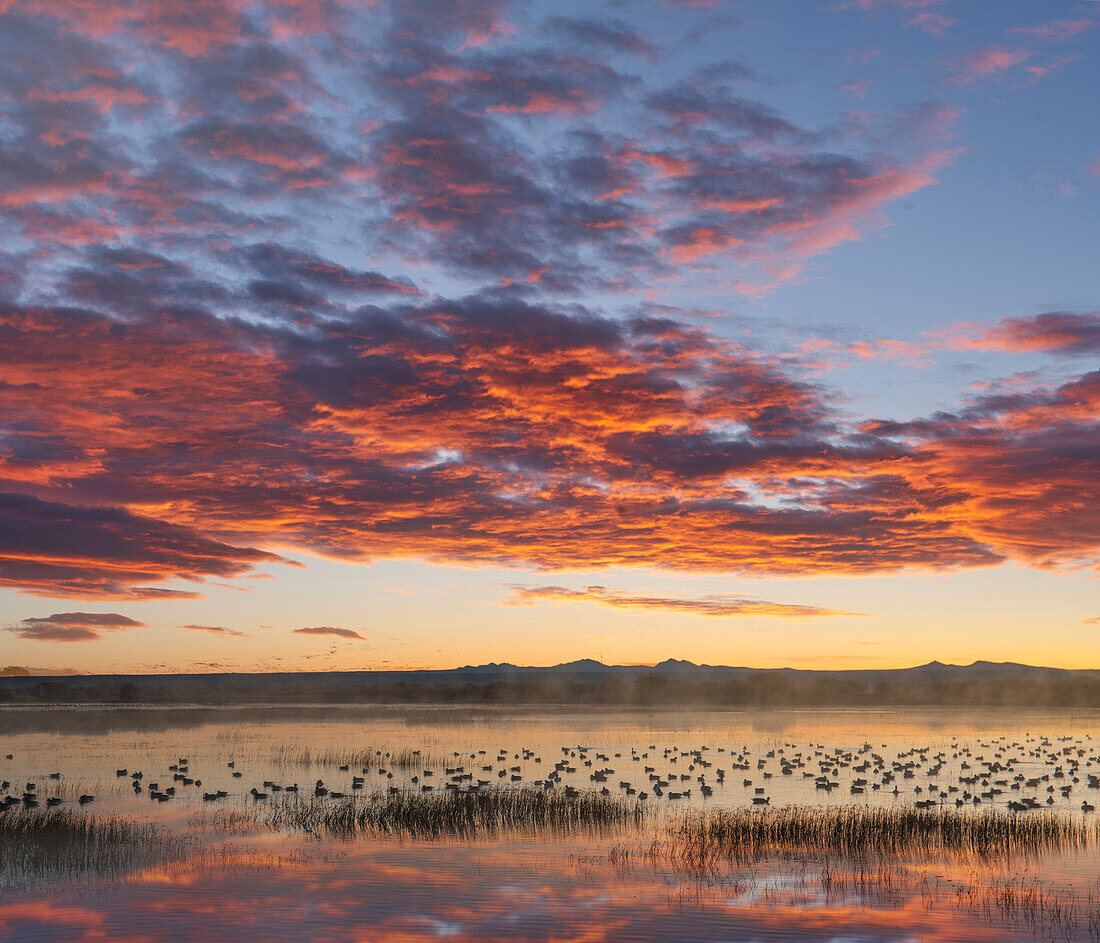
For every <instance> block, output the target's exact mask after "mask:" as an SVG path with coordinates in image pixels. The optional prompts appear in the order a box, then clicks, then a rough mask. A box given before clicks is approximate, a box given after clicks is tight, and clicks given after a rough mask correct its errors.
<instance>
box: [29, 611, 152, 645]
mask: <svg viewBox="0 0 1100 943" xmlns="http://www.w3.org/2000/svg"><path fill="white" fill-rule="evenodd" d="M144 627H145V623H143V622H138V621H137V620H135V619H131V618H129V617H128V616H123V615H119V614H118V613H117V612H56V613H54V614H53V615H50V616H34V617H31V618H28V619H23V620H22V621H20V622H17V623H15V624H14V625H10V626H8V627H7V630H8V631H9V632H12V633H14V634H15V635H16V636H17V637H19V638H21V639H27V640H29V641H34V642H89V641H94V640H96V639H99V638H101V637H102V633H103V632H119V631H122V630H125V629H136V628H144Z"/></svg>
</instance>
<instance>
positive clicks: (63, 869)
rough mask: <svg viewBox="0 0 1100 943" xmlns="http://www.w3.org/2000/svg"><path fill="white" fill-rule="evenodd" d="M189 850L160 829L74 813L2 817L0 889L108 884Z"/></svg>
mask: <svg viewBox="0 0 1100 943" xmlns="http://www.w3.org/2000/svg"><path fill="white" fill-rule="evenodd" d="M186 847H187V843H186V842H185V841H184V840H182V839H181V838H179V837H174V836H170V835H168V834H167V833H165V832H164V831H163V830H162V829H161V828H159V827H158V826H156V825H154V824H152V823H148V822H139V821H135V820H133V819H127V818H123V817H121V816H96V815H91V814H89V813H86V812H84V811H82V810H78V809H66V808H54V809H27V808H20V807H15V808H11V809H8V810H7V811H6V812H2V813H0V888H2V887H20V888H32V887H36V886H40V885H43V884H49V883H53V882H56V881H60V880H79V879H82V878H93V879H99V880H110V879H115V878H118V877H121V876H122V875H125V874H128V873H132V872H134V871H137V870H140V869H142V868H145V867H151V866H154V865H159V864H164V863H166V862H168V861H171V860H174V859H176V858H178V857H179V856H180V855H181V854H182V853H183V852H184V850H185V848H186Z"/></svg>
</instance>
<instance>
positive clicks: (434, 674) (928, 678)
mask: <svg viewBox="0 0 1100 943" xmlns="http://www.w3.org/2000/svg"><path fill="white" fill-rule="evenodd" d="M652 673H659V674H662V675H664V676H666V677H668V678H673V679H678V680H686V681H720V680H724V679H732V678H743V677H745V676H747V675H763V674H769V673H774V674H779V675H783V676H786V677H789V678H791V679H793V680H803V681H808V680H816V679H837V680H851V681H863V682H869V683H882V682H886V683H890V682H894V683H898V684H904V683H912V682H920V683H940V682H947V681H952V682H959V681H968V680H972V681H998V680H1019V681H1029V682H1048V681H1057V680H1061V679H1067V678H1072V677H1094V678H1100V671H1098V670H1097V669H1082V670H1071V669H1066V668H1046V667H1040V666H1033V665H1021V664H1015V663H1013V662H990V661H976V662H974V663H973V664H970V665H945V664H943V663H942V662H939V661H932V662H929V663H928V664H926V665H917V666H915V667H912V668H870V669H869V668H861V669H843V670H829V669H806V668H775V669H768V668H746V667H732V666H726V665H697V664H695V663H694V662H690V661H684V660H680V659H676V658H669V659H666V660H665V661H662V662H660V663H659V664H657V665H654V666H653V667H649V666H646V665H605V664H603V663H602V662H599V661H595V660H593V659H591V658H582V659H580V660H578V661H571V662H565V663H564V664H560V665H549V666H544V667H535V666H524V665H513V664H509V663H507V662H503V663H490V664H486V665H466V666H463V667H461V668H451V669H423V670H412V671H327V672H326V671H300V672H276V673H261V672H256V673H250V672H231V673H210V674H155V675H79V676H75V675H74V676H73V677H74V680H79V683H80V684H81V685H82V686H91V685H95V684H96V683H97V682H98V681H103V682H107V683H114V684H125V683H128V682H130V683H135V684H141V685H147V684H156V685H160V686H163V687H165V688H172V687H173V686H176V685H188V686H191V687H196V686H197V687H203V688H217V687H221V686H234V685H241V684H244V685H251V686H255V685H258V684H262V685H264V686H265V687H268V688H279V687H287V688H290V687H294V686H304V685H309V686H318V687H322V688H326V687H328V688H342V687H348V686H362V685H385V684H397V683H404V684H413V685H415V684H471V683H481V684H489V683H492V682H494V681H508V682H512V683H522V682H539V681H542V682H569V681H578V682H588V683H591V682H594V681H601V680H604V679H606V678H608V677H616V678H619V679H621V680H623V681H624V682H631V681H633V680H634V679H635V678H637V677H639V676H641V675H647V674H652ZM63 677H64V676H58V675H49V676H45V675H41V674H39V675H12V676H7V677H0V690H25V689H27V688H31V687H34V686H35V685H36V684H39V683H42V682H57V681H60V680H63Z"/></svg>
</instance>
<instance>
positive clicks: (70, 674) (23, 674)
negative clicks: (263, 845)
mask: <svg viewBox="0 0 1100 943" xmlns="http://www.w3.org/2000/svg"><path fill="white" fill-rule="evenodd" d="M585 663H587V664H592V665H596V666H599V667H600V668H654V669H658V668H660V667H661V666H662V665H667V664H670V663H671V664H673V665H684V666H688V667H691V668H700V669H716V670H723V669H730V670H734V671H759V672H769V671H803V672H815V673H824V674H843V673H850V672H855V671H868V672H900V671H913V670H917V669H920V668H960V669H964V670H965V669H968V668H976V667H978V666H987V665H988V666H990V667H994V668H1028V669H1036V670H1040V671H1070V672H1086V673H1087V672H1100V668H1067V667H1065V666H1060V665H1031V664H1024V663H1022V662H1011V661H988V660H986V659H979V660H976V661H973V662H970V663H969V664H965V665H964V664H953V663H951V662H943V661H939V660H938V659H933V660H932V661H929V662H924V663H922V664H916V665H888V666H876V667H874V668H795V667H793V666H791V665H768V666H757V665H717V664H714V665H711V664H697V663H695V662H692V661H688V660H686V659H682V658H665V659H662V660H661V661H658V662H653V663H640V662H638V663H625V664H608V663H605V662H602V661H598V660H596V659H592V658H580V659H576V660H574V661H566V662H558V663H556V664H552V665H519V664H513V663H512V662H489V663H487V664H481V665H458V666H453V667H449V668H424V667H401V668H369V667H368V668H320V669H301V670H290V669H281V670H277V671H247V670H237V671H225V670H222V671H190V672H148V673H143V672H77V671H70V670H66V669H55V670H52V671H47V672H41V673H35V671H34V670H33V669H31V668H24V667H23V666H21V665H8V666H0V679H3V678H83V677H99V676H115V675H117V676H119V677H135V678H156V677H164V676H171V677H187V676H189V675H195V676H201V677H208V676H212V675H223V674H249V675H279V674H319V675H325V674H359V673H362V674H414V673H417V672H424V673H429V672H430V673H435V674H448V673H457V672H462V671H478V670H483V669H509V668H515V669H517V670H519V671H545V670H553V669H555V668H569V667H572V666H574V665H579V664H585Z"/></svg>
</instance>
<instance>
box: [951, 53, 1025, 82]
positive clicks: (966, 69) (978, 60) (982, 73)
mask: <svg viewBox="0 0 1100 943" xmlns="http://www.w3.org/2000/svg"><path fill="white" fill-rule="evenodd" d="M1032 55H1033V53H1032V52H1031V50H1029V49H1009V48H1008V47H1007V46H986V47H984V48H983V49H972V50H970V51H968V52H964V53H960V54H959V55H957V56H953V57H950V58H949V59H946V60H943V61H944V63H945V64H946V65H947V66H948V67H949V68H950V70H951V74H950V75H949V76H948V77H947V79H946V81H948V82H950V83H951V84H953V85H968V84H970V83H971V82H975V81H977V80H978V79H985V78H991V77H993V76H996V75H1000V74H1001V73H1003V72H1006V71H1008V70H1009V69H1011V68H1013V67H1014V66H1018V65H1022V64H1023V63H1024V62H1026V61H1027V60H1028V59H1030V58H1031V56H1032Z"/></svg>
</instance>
